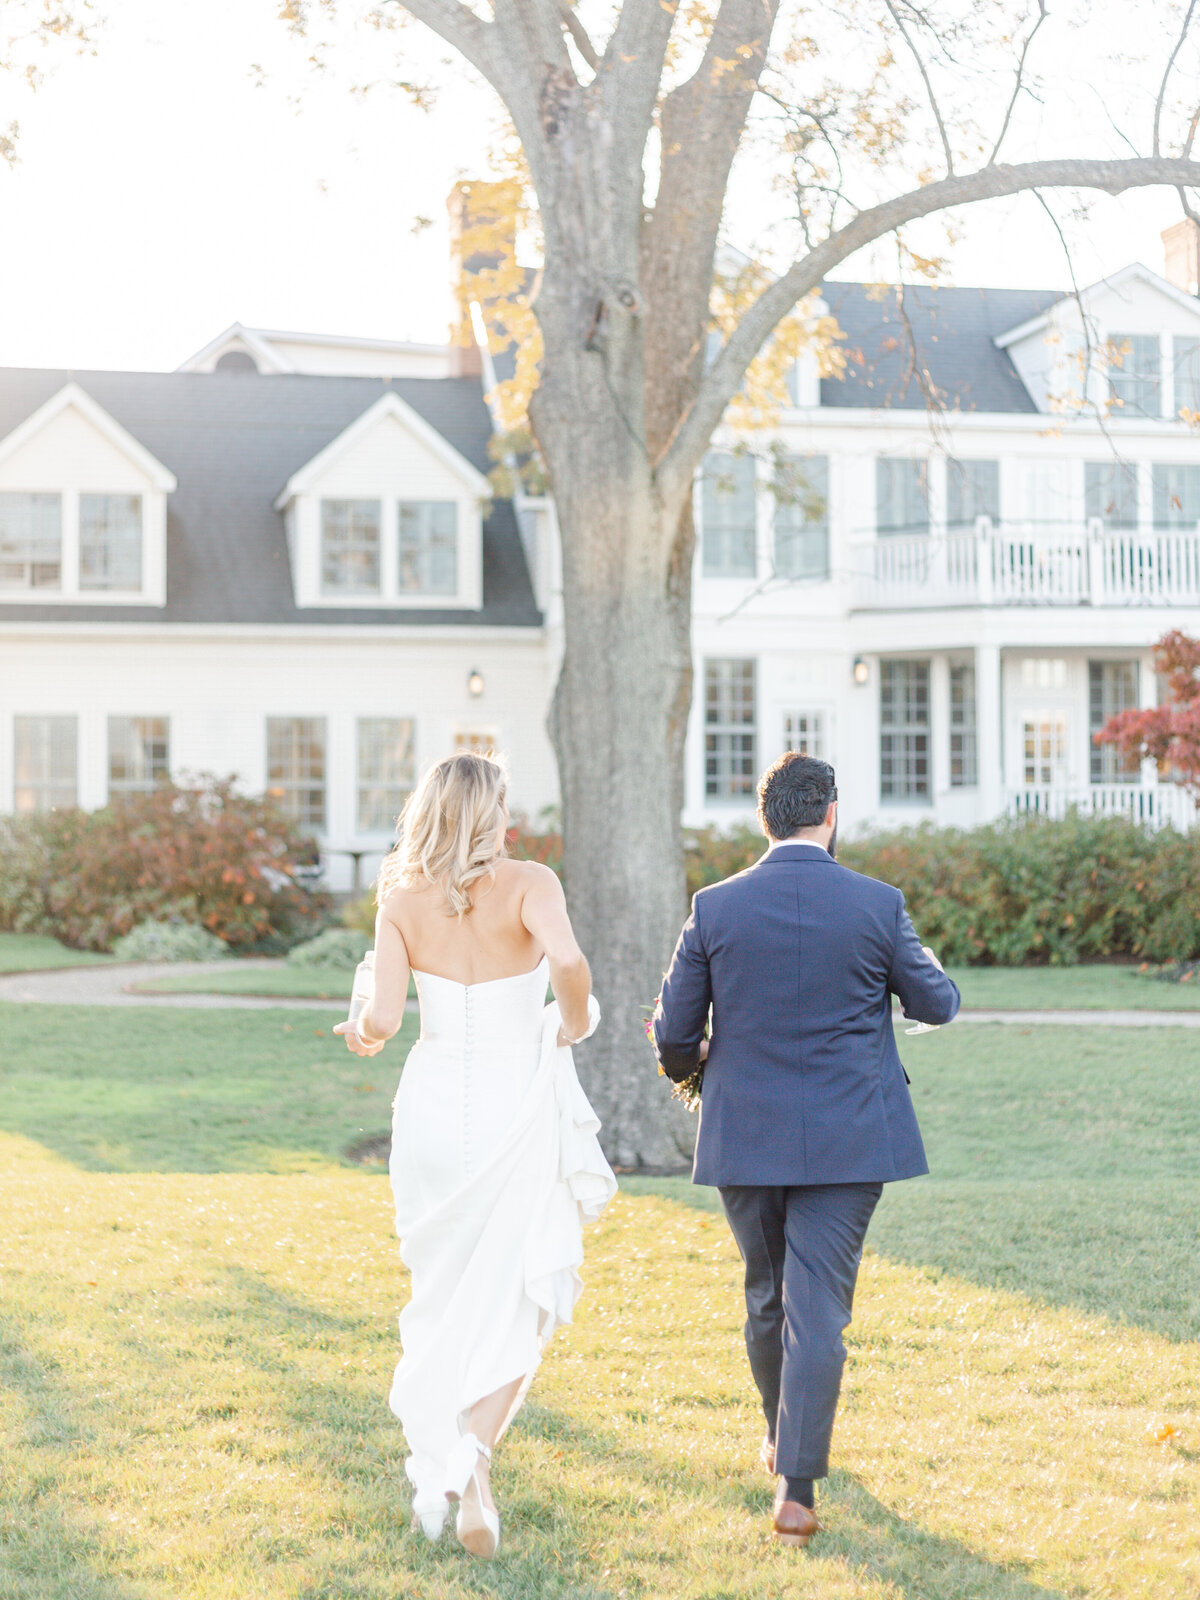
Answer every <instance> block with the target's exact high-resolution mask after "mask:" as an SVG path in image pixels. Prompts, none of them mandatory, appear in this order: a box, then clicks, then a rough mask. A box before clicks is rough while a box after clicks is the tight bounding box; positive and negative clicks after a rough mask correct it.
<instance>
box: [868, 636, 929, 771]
mask: <svg viewBox="0 0 1200 1600" xmlns="http://www.w3.org/2000/svg"><path fill="white" fill-rule="evenodd" d="M879 792H880V796H881V798H882V799H884V800H906V801H909V802H912V801H918V802H925V803H928V801H929V799H930V771H929V663H928V661H881V662H880V663H879Z"/></svg>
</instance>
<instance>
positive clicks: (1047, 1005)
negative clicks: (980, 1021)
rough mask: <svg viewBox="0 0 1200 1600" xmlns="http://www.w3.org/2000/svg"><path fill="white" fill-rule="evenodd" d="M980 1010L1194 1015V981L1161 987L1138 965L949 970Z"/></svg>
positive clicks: (1198, 1003) (1197, 1003)
mask: <svg viewBox="0 0 1200 1600" xmlns="http://www.w3.org/2000/svg"><path fill="white" fill-rule="evenodd" d="M947 971H948V972H949V974H950V976H951V977H952V978H953V979H954V981H955V983H957V985H958V987H959V991H960V993H961V994H962V1000H963V1006H964V1007H973V1008H975V1009H977V1010H980V1011H1200V982H1191V983H1164V982H1162V981H1161V980H1160V979H1157V978H1155V977H1154V975H1153V969H1148V970H1147V971H1145V972H1143V971H1142V970H1141V968H1140V967H1139V966H1123V965H1118V964H1115V963H1114V964H1111V965H1110V964H1108V963H1104V964H1101V965H1089V966H1081V967H949V968H947Z"/></svg>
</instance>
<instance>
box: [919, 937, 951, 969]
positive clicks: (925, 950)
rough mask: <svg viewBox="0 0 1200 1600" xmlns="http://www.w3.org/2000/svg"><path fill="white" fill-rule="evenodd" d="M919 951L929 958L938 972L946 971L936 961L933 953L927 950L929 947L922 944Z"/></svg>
mask: <svg viewBox="0 0 1200 1600" xmlns="http://www.w3.org/2000/svg"><path fill="white" fill-rule="evenodd" d="M921 949H922V950H923V951H924V953H925V954H926V955H927V956H928V957H929V959H930V961H932V962H933V964H934V966H935V967H936V968H937V969H938V971H939V972H945V970H946V969H945V967H944V966H943V965H942V963H941V962H940V961H939V960H938V958H937V957H936V956H935V955H934V953H933V951H932V950H931V949H930V948H929V946H928V945H927V944H923V945H922V946H921Z"/></svg>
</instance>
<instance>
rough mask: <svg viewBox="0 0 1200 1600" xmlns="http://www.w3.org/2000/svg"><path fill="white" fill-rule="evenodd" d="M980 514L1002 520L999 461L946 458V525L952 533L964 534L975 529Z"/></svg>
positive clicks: (992, 519)
mask: <svg viewBox="0 0 1200 1600" xmlns="http://www.w3.org/2000/svg"><path fill="white" fill-rule="evenodd" d="M978 517H987V518H988V519H989V521H991V522H993V523H995V522H999V521H1000V463H999V462H998V461H953V460H951V461H947V463H946V525H947V527H948V528H949V530H950V532H951V533H961V532H963V531H965V530H967V529H970V528H973V527H974V526H975V522H976V519H977V518H978Z"/></svg>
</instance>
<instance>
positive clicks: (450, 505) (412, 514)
mask: <svg viewBox="0 0 1200 1600" xmlns="http://www.w3.org/2000/svg"><path fill="white" fill-rule="evenodd" d="M396 509H397V513H398V515H397V521H398V523H399V527H400V588H401V590H402V591H403V592H404V593H405V594H453V593H454V591H455V590H456V589H457V588H458V506H457V505H456V504H455V502H454V501H453V500H402V501H401V502H400V504H399V505H398V507H397V508H396Z"/></svg>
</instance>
